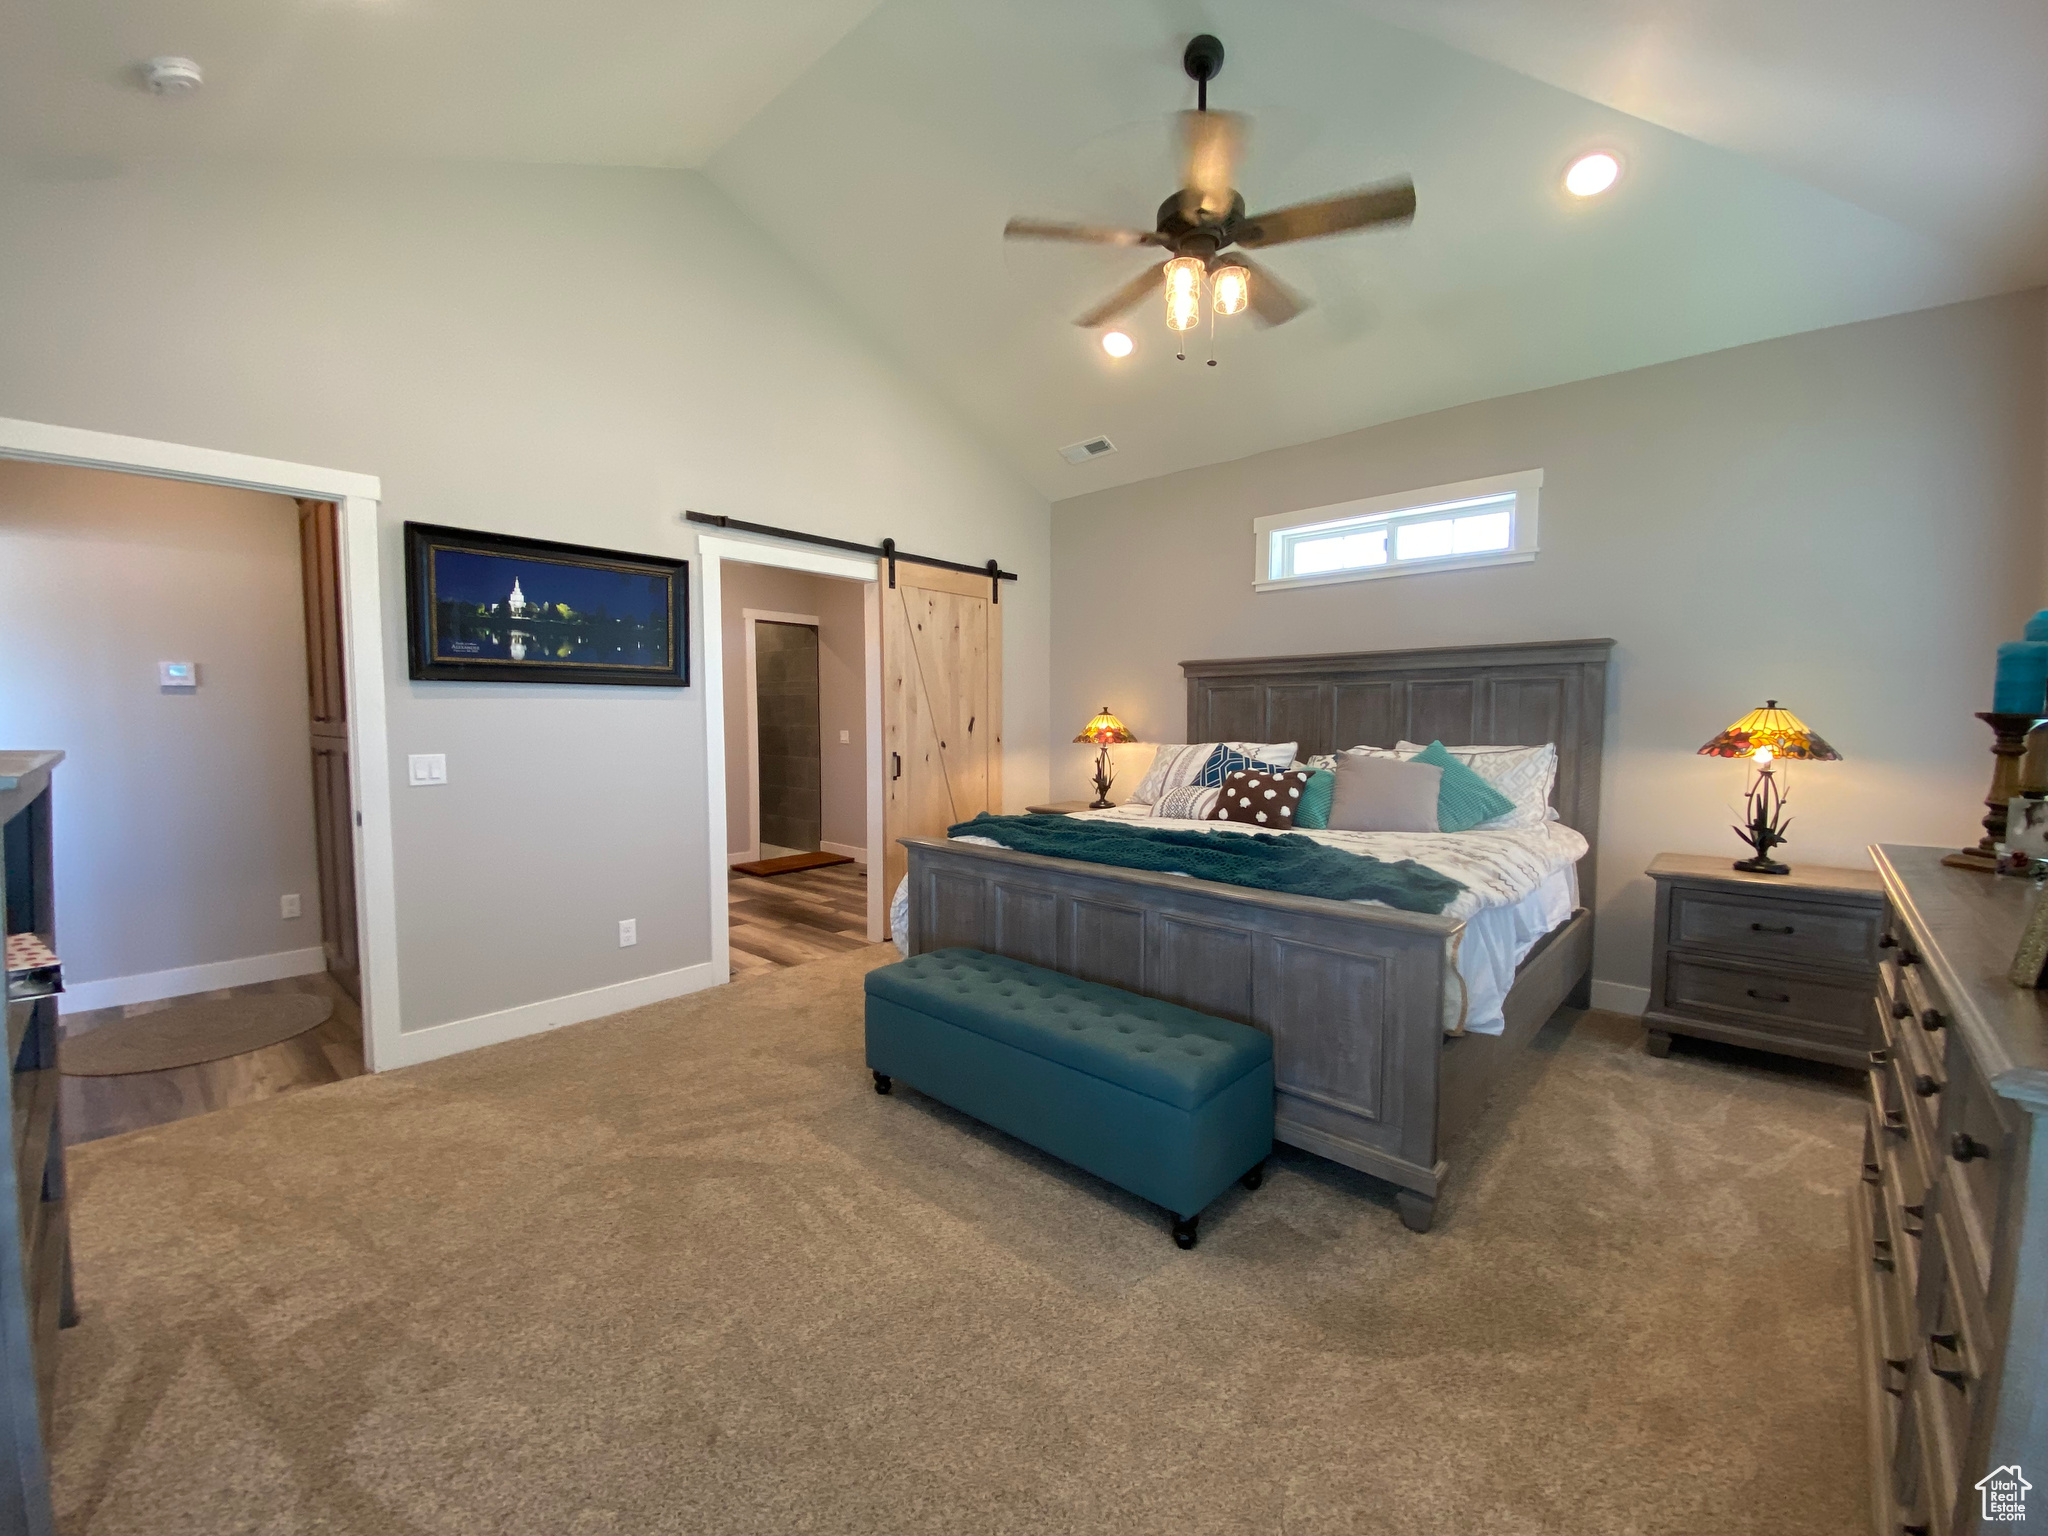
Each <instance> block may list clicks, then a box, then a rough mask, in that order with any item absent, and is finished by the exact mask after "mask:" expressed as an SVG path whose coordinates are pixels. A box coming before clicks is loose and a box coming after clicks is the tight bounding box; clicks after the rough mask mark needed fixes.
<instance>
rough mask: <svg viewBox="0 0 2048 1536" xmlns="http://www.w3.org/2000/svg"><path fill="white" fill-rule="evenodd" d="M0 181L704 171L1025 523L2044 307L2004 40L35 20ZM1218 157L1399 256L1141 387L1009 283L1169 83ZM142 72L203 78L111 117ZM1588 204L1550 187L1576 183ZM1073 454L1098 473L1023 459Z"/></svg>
mask: <svg viewBox="0 0 2048 1536" xmlns="http://www.w3.org/2000/svg"><path fill="white" fill-rule="evenodd" d="M0 26H4V29H5V30H4V32H0V149H4V151H5V152H6V153H9V154H11V155H15V156H19V157H25V158H28V159H29V160H31V161H32V162H33V161H41V162H47V163H51V164H54V165H58V166H60V167H68V168H70V169H71V170H72V171H74V172H75V171H76V170H77V169H78V168H79V167H85V168H87V169H90V168H91V167H92V166H94V165H107V166H111V165H114V164H125V163H133V162H137V161H143V160H148V159H152V158H162V157H173V158H186V157H196V156H214V157H247V156H263V157H266V158H270V157H278V156H285V157H322V158H325V157H335V156H345V157H356V156H366V155H367V156H383V155H388V156H404V157H438V158H467V159H487V160H521V161H546V162H570V163H587V164H626V165H654V166H677V167H696V168H701V169H702V170H704V171H705V172H706V174H708V175H709V176H711V177H712V178H713V179H714V180H715V181H716V182H717V183H718V184H719V185H720V186H721V187H723V188H724V189H725V191H726V192H727V193H728V194H729V195H730V196H731V197H732V198H733V199H734V200H735V201H737V202H738V203H739V204H740V205H741V206H742V207H744V208H745V209H746V210H748V211H749V212H750V213H751V215H752V216H753V217H754V218H755V219H756V220H757V221H758V222H759V223H760V224H761V225H762V226H763V227H764V228H765V229H766V230H767V231H768V232H769V234H770V235H771V236H772V237H773V238H775V239H776V240H778V241H779V242H780V243H781V244H782V245H783V246H785V247H786V248H787V249H788V250H789V251H790V253H791V254H792V255H793V256H794V257H795V259H796V260H797V261H798V262H799V263H800V264H801V265H802V266H803V267H804V268H805V269H806V270H808V272H809V273H810V274H811V275H812V277H813V279H814V280H815V282H816V283H817V284H818V285H819V287H820V288H821V289H822V290H824V291H825V292H827V293H829V294H830V295H832V296H833V297H834V298H835V299H836V301H837V303H838V305H839V307H840V309H841V310H842V312H843V313H845V314H846V315H847V316H848V318H849V319H850V321H851V322H852V323H853V324H854V325H855V326H857V327H858V328H860V329H861V330H863V331H864V332H866V333H867V334H868V335H869V336H870V337H871V338H872V339H873V340H874V342H875V343H876V344H877V345H879V346H880V347H882V348H883V349H885V350H886V351H888V352H889V353H891V354H893V355H894V356H895V358H896V359H897V360H898V362H899V363H900V364H901V365H902V366H903V367H904V368H905V369H906V370H907V371H908V372H910V373H911V374H912V375H914V376H915V377H917V378H919V379H921V380H922V381H923V382H924V383H925V384H926V385H927V386H928V387H929V388H930V389H931V390H932V392H933V393H934V395H935V396H937V397H938V398H940V399H941V400H943V401H944V402H945V403H946V406H947V407H948V408H950V409H953V410H956V411H958V412H959V413H960V414H961V415H962V416H964V417H965V418H966V419H967V420H968V421H969V422H970V423H971V424H972V425H973V426H974V427H975V428H977V429H978V431H979V432H980V434H981V435H982V436H983V437H984V438H985V439H986V440H987V441H988V442H990V443H991V444H992V445H993V446H994V447H996V448H997V449H998V450H999V451H1000V452H1002V453H1003V454H1005V455H1006V456H1007V457H1008V458H1009V459H1010V460H1011V461H1012V462H1013V464H1014V465H1015V467H1016V468H1017V470H1018V472H1019V473H1020V474H1022V475H1024V476H1025V477H1027V478H1028V479H1029V480H1031V481H1032V482H1033V483H1034V484H1036V485H1037V486H1038V487H1039V488H1040V489H1041V490H1042V491H1043V492H1045V493H1046V494H1047V495H1050V496H1054V497H1059V496H1065V495H1072V494H1076V493H1078V492H1081V491H1086V490H1093V489H1097V488H1099V487H1101V486H1104V485H1109V484H1116V483H1120V482H1123V481H1128V480H1132V479H1138V478H1143V477H1146V476H1151V475H1156V474H1160V473H1165V472H1168V471H1171V470H1176V469H1183V468H1187V467H1190V466H1194V465H1199V464H1203V463H1210V462H1216V461H1219V460H1223V459H1228V458H1234V457H1238V456H1240V455H1242V454H1246V453H1252V452H1257V451H1260V450H1262V449H1266V448H1271V447H1275V446H1280V445H1282V444H1285V443H1291V442H1300V441H1306V440H1311V439H1314V438H1317V437H1322V436H1326V435H1329V434H1331V433H1335V432H1341V431H1346V430H1350V429H1353V428H1357V427H1361V426H1365V425H1369V424H1371V423H1373V422H1377V421H1384V420H1390V419H1394V418H1396V417H1400V416H1406V415H1411V414H1414V413H1416V412H1420V411H1426V410H1431V409H1436V408H1440V407H1443V406H1449V405H1453V404H1458V403H1462V402H1464V401H1469V400H1475V399H1483V398H1488V397H1491V396H1495V395H1500V394H1505V393H1510V392H1513V391H1517V390H1522V389H1529V388H1535V387H1540V386H1542V385H1545V384H1551V383H1558V382H1563V381H1566V380H1570V379H1576V378H1584V377H1590V376H1593V375H1597V374H1603V373H1610V372H1614V371H1617V370H1620V369H1625V368H1631V367H1637V366H1641V365H1644V364H1648V363H1654V362H1660V361H1665V360H1668V359H1671V358H1676V357H1683V356H1688V355H1691V354H1694V353H1699V352H1705V351H1711V350H1716V349H1718V348H1722V347H1728V346H1733V345H1738V344H1740V343H1743V342H1747V341H1753V340H1759V339H1763V338H1766V337H1770V336H1776V335H1783V334H1788V333H1791V332H1795V331H1801V330H1808V329H1813V328H1816V327H1819V326H1825V325H1833V324H1839V323H1843V322H1847V321H1852V320H1858V319H1865V318H1871V317H1875V316H1878V315H1884V314H1889V313H1895V312H1898V311H1902V310H1907V309H1914V308H1920V307H1924V306H1927V305H1931V304H1938V303H1943V302H1948V301H1951V300H1956V299H1962V298H1968V297H1974V296H1977V295H1981V294H1986V293H1991V292H1998V291H2002V290H2006V289H2011V288H2015V287H2021V286H2027V285H2031V284H2034V283H2039V282H2041V281H2043V280H2048V92H2042V91H2040V90H2039V89H2038V88H2037V86H2036V81H2035V78H2034V76H2035V73H2036V66H2037V65H2038V61H2039V60H2040V59H2042V58H2044V57H2048V6H2042V5H2041V4H2039V3H2038V0H1971V3H1969V4H1967V5H1965V6H1961V7H1930V6H1927V5H1925V4H1923V3H1920V0H1801V3H1799V4H1798V5H1796V6H1786V5H1784V4H1782V3H1771V0H1689V3H1688V4H1686V5H1684V6H1674V5H1670V4H1666V3H1662V0H1290V3H1279V4H1276V3H1273V0H1265V3H1252V0H1205V3H1195V0H1034V3H1032V4H1029V5H1019V4H1015V3H1012V0H881V3H879V4H876V3H874V0H776V3H775V4H773V5H763V4H760V3H759V0H753V3H746V0H495V3H489V4H487V3H485V0H265V3H264V4H260V5H259V4H257V3H254V0H150V3H145V0H67V3H65V4H62V5H59V4H56V3H54V0H37V3H36V4H35V5H34V6H33V7H32V8H15V9H13V10H11V11H10V12H9V13H8V14H7V18H6V20H5V22H4V23H0ZM1204 30H1207V31H1213V32H1216V33H1218V34H1219V35H1220V36H1221V37H1222V38H1223V40H1224V42H1225V45H1226V47H1227V48H1228V50H1229V57H1228V60H1227V62H1226V64H1225V66H1224V71H1223V74H1222V77H1221V78H1220V79H1219V81H1218V82H1217V84H1216V86H1215V87H1214V88H1213V89H1214V100H1215V102H1216V104H1218V105H1223V106H1228V107H1232V108H1235V109H1238V110H1242V111H1247V112H1250V113H1252V114H1253V115H1254V117H1255V119H1256V122H1255V128H1254V132H1253V138H1252V142H1251V148H1250V151H1249V153H1248V155H1247V158H1246V160H1245V163H1244V166H1243V170H1242V175H1241V177H1240V182H1241V185H1242V187H1243V189H1244V192H1245V195H1246V197H1247V199H1248V201H1249V202H1250V203H1251V204H1252V205H1253V206H1254V207H1255V208H1256V207H1258V206H1262V205H1264V206H1270V205H1274V204H1280V203H1285V202H1290V201H1294V200H1297V199H1299V198H1302V197H1308V196H1314V195H1318V194H1321V193H1325V192H1330V191H1335V190H1339V189H1344V188H1349V187H1352V186H1356V185H1359V184H1361V183H1364V182H1369V181H1373V180H1376V179H1379V178H1382V177H1385V176H1388V175H1392V174H1396V173H1404V172H1405V173H1408V174H1411V175H1413V177H1414V178H1415V183H1416V187H1417V193H1418V199H1419V211H1418V215H1417V218H1416V220H1415V223H1414V224H1413V226H1412V227H1410V228H1407V229H1405V230H1392V231H1383V232H1375V233H1369V234H1363V235H1357V236H1351V237H1344V238H1340V239H1336V240H1330V241H1324V242H1318V243H1315V244H1308V245H1300V246H1292V247H1286V248H1284V249H1281V250H1276V251H1274V252H1273V253H1271V255H1270V256H1269V258H1268V264H1269V265H1270V266H1271V267H1272V268H1273V269H1274V270H1275V271H1277V272H1279V273H1280V274H1281V275H1282V276H1284V277H1285V278H1286V279H1287V280H1288V281H1289V282H1291V283H1292V284H1293V285H1294V286H1296V287H1297V288H1299V289H1300V290H1302V291H1303V292H1304V293H1306V294H1307V295H1308V296H1309V297H1310V298H1312V299H1313V300H1314V303H1315V307H1314V308H1313V309H1312V310H1311V311H1310V312H1309V313H1308V314H1307V315H1305V316H1304V317H1302V318H1301V319H1299V320H1297V321H1295V322H1294V323H1292V324H1290V325H1288V326H1285V327H1282V328H1280V329H1277V330H1272V331H1266V332H1259V331H1255V330H1254V329H1253V328H1252V327H1251V326H1250V325H1249V324H1248V323H1247V322H1246V321H1244V320H1243V319H1241V318H1240V319H1239V320H1237V321H1234V322H1229V323H1226V325H1225V326H1223V327H1222V328H1221V330H1220V331H1219V335H1218V339H1217V345H1216V350H1217V355H1218V358H1219V366H1218V367H1215V368H1209V367H1206V366H1204V363H1205V360H1206V358H1207V356H1208V342H1207V338H1206V335H1203V336H1200V337H1197V338H1195V339H1194V342H1193V345H1192V346H1191V348H1190V350H1191V353H1192V359H1191V361H1189V362H1187V363H1177V362H1175V361H1174V358H1173V356H1172V346H1171V342H1170V340H1169V337H1168V333H1167V332H1166V331H1165V329H1164V326H1163V324H1162V323H1161V322H1160V319H1159V317H1158V316H1157V315H1156V314H1154V313H1153V312H1152V307H1151V306H1148V307H1147V308H1145V309H1143V310H1140V311H1139V312H1138V313H1136V314H1135V315H1133V316H1132V317H1131V321H1130V323H1129V325H1128V326H1127V329H1128V330H1129V331H1130V332H1131V334H1132V335H1133V336H1134V338H1135V339H1136V341H1137V343H1138V345H1137V350H1136V352H1135V353H1134V354H1133V355H1132V356H1131V357H1130V358H1128V359H1125V360H1123V361H1122V362H1113V361H1112V360H1111V359H1109V358H1107V357H1106V356H1105V355H1104V354H1103V353H1102V352H1101V350H1100V349H1099V348H1098V347H1097V346H1096V345H1095V342H1094V339H1093V338H1092V337H1091V336H1090V335H1089V334H1087V333H1085V332H1083V331H1080V330H1078V329H1076V328H1075V327H1074V326H1073V325H1072V324H1071V323H1070V320H1071V317H1072V316H1074V315H1075V314H1077V313H1079V312H1080V311H1081V310H1082V309H1084V308H1085V307H1086V306H1087V305H1088V304H1089V303H1090V302H1092V301H1093V300H1094V299H1095V298H1097V297H1099V296H1100V295H1102V294H1104V293H1106V292H1107V291H1109V290H1110V289H1111V288H1113V287H1114V286H1116V284H1117V283H1118V282H1120V281H1121V280H1123V278H1125V277H1126V276H1128V275H1129V274H1131V273H1133V272H1135V271H1136V270H1138V269H1139V268H1140V267H1142V265H1143V261H1144V258H1143V256H1142V255H1141V254H1139V253H1136V252H1132V251H1127V250H1115V249H1088V248H1072V247H1061V246H1029V247H1026V246H1014V245H1011V246H1006V245H1005V244H1004V242H1003V241H1002V239H1001V229H1002V225H1003V222H1004V220H1005V219H1006V218H1007V217H1008V216H1009V215H1011V214H1013V213H1021V212H1029V213H1038V214H1046V215H1055V216H1068V217H1074V218H1081V219H1088V220H1108V221H1114V222H1117V223H1130V222H1137V223H1149V222H1150V218H1151V213H1152V210H1153V209H1154V208H1155V207H1156V205H1157V204H1158V203H1159V201H1160V199H1161V198H1163V197H1164V196H1165V195H1166V194H1167V193H1168V192H1169V191H1171V190H1172V183H1173V180H1174V172H1173V156H1172V151H1171V145H1170V140H1169V137H1168V131H1167V120H1168V115H1169V114H1170V113H1172V112H1173V111H1175V110H1177V109H1179V108H1181V107H1184V106H1187V105H1190V104H1191V102H1192V94H1193V88H1192V86H1191V85H1190V84H1189V82H1188V81H1187V80H1186V79H1185V77H1184V76H1182V74H1181V73H1180V69H1179V51H1180V47H1181V45H1182V44H1183V43H1184V42H1185V40H1186V38H1187V37H1188V36H1189V35H1190V34H1192V33H1194V32H1196V31H1204ZM157 53H179V54H188V55H191V56H193V57H195V58H198V59H199V60H200V61H201V62H202V64H203V65H204V66H205V67H206V69H207V73H208V86H207V89H206V90H205V91H204V92H202V93H201V94H200V95H199V96H197V97H195V98H193V99H192V100H190V101H182V102H162V101H156V100H153V99H151V98H149V97H147V96H146V95H144V94H142V93H141V92H139V91H137V90H135V89H134V88H133V86H132V81H131V79H130V78H129V76H128V75H127V74H126V71H127V70H128V69H129V68H130V67H131V66H132V64H133V62H134V61H136V60H138V59H140V58H144V57H147V56H149V55H151V54H157ZM1591 148H1604V149H1610V150H1613V151H1615V152H1617V153H1618V154H1619V155H1620V156H1621V158H1622V159H1623V161H1624V163H1625V166H1626V171H1625V174H1624V176H1623V178H1622V181H1621V182H1620V183H1619V184H1618V185H1617V186H1616V188H1615V189H1614V190H1613V191H1612V192H1610V193H1609V194H1607V195H1606V196H1604V197H1601V198H1597V199H1594V200H1591V201H1589V202H1583V203H1581V202H1576V201H1574V200H1572V199H1570V198H1568V197H1566V196H1564V195H1563V194H1562V193H1561V192H1560V190H1559V187H1558V182H1559V177H1560V175H1561V173H1562V171H1563V168H1564V166H1565V165H1566V164H1567V163H1568V162H1569V161H1570V160H1571V159H1572V157H1573V156H1574V155H1576V154H1578V153H1580V152H1582V151H1584V150H1586V149H1591ZM1097 434H1106V435H1107V436H1109V437H1110V438H1111V439H1113V440H1114V441H1115V442H1116V443H1117V445H1118V448H1119V452H1118V453H1117V454H1115V455H1114V456H1112V457H1109V458H1106V459H1102V460H1099V461H1096V462H1093V463H1089V464H1085V465H1081V466H1069V465H1067V464H1065V463H1064V462H1063V461H1062V460H1060V459H1059V458H1058V456H1057V454H1056V452H1055V450H1056V449H1057V448H1058V447H1059V446H1060V445H1062V444H1066V443H1070V442H1074V441H1077V440H1079V439H1082V438H1086V437H1092V436H1095V435H1097Z"/></svg>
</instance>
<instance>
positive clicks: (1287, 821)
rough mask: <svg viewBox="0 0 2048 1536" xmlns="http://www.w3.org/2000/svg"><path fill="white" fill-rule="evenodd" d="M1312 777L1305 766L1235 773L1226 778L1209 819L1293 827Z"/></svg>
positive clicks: (1281, 828) (1276, 828) (1280, 828)
mask: <svg viewBox="0 0 2048 1536" xmlns="http://www.w3.org/2000/svg"><path fill="white" fill-rule="evenodd" d="M1308 781H1309V775H1308V773H1307V772H1305V771H1303V770H1301V769H1291V770H1287V771H1283V772H1279V773H1276V772H1274V771H1273V770H1272V769H1270V768H1250V769H1245V770H1242V771H1240V772H1237V773H1233V774H1232V775H1231V776H1230V777H1229V778H1227V779H1225V780H1224V781H1223V792H1222V793H1221V794H1220V795H1218V796H1217V797H1216V809H1215V810H1213V811H1211V812H1210V813H1209V819H1210V820H1212V821H1246V822H1253V823H1255V824H1257V825H1259V826H1262V827H1265V828H1266V829H1268V830H1269V831H1275V832H1283V831H1287V830H1290V829H1291V828H1292V827H1293V826H1294V811H1295V807H1296V806H1298V805H1299V804H1300V803H1301V794H1302V791H1303V790H1305V789H1307V788H1308Z"/></svg>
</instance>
